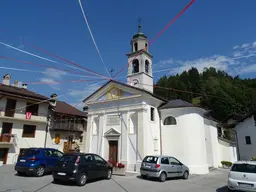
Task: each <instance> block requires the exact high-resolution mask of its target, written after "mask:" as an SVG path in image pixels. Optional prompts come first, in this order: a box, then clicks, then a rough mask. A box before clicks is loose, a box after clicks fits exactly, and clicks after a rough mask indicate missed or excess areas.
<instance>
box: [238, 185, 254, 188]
mask: <svg viewBox="0 0 256 192" xmlns="http://www.w3.org/2000/svg"><path fill="white" fill-rule="evenodd" d="M239 186H240V187H244V188H251V187H252V185H251V184H240V185H239Z"/></svg>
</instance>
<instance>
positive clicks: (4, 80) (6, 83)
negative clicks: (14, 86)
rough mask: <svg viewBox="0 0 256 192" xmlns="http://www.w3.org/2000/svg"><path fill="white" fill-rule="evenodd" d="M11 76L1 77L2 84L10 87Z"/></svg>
mask: <svg viewBox="0 0 256 192" xmlns="http://www.w3.org/2000/svg"><path fill="white" fill-rule="evenodd" d="M10 80H11V76H10V75H9V74H6V75H4V77H3V84H4V85H10Z"/></svg>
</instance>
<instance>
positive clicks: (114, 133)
mask: <svg viewBox="0 0 256 192" xmlns="http://www.w3.org/2000/svg"><path fill="white" fill-rule="evenodd" d="M120 135H121V134H120V133H119V132H118V131H117V130H115V129H113V128H111V129H109V130H108V131H106V132H105V134H104V136H105V137H111V136H112V137H113V136H120Z"/></svg>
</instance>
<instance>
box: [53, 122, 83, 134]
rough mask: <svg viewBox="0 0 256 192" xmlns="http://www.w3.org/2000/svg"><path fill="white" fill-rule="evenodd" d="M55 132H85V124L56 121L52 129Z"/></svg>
mask: <svg viewBox="0 0 256 192" xmlns="http://www.w3.org/2000/svg"><path fill="white" fill-rule="evenodd" d="M51 129H53V130H62V131H74V132H83V131H84V130H85V124H83V123H78V122H71V121H70V122H67V121H55V122H54V123H53V126H52V127H51Z"/></svg>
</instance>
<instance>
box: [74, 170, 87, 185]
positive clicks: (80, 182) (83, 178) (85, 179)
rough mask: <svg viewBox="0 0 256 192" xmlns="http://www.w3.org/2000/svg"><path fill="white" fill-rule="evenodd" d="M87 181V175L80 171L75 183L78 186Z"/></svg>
mask: <svg viewBox="0 0 256 192" xmlns="http://www.w3.org/2000/svg"><path fill="white" fill-rule="evenodd" d="M86 182H87V175H86V174H85V173H82V174H81V175H80V176H79V177H78V180H77V182H76V183H77V185H78V186H84V185H85V184H86Z"/></svg>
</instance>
